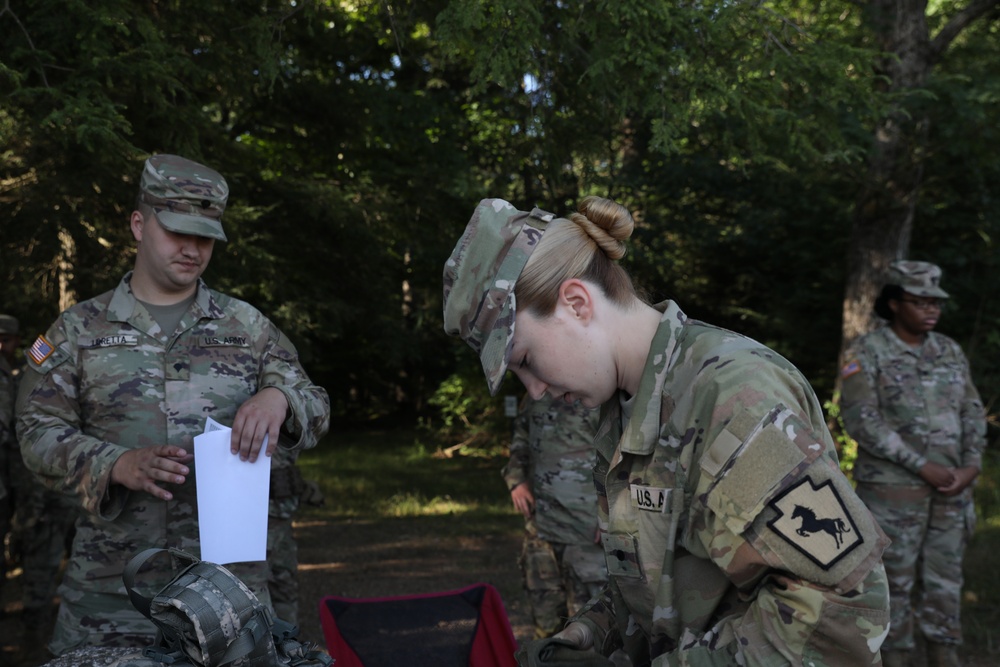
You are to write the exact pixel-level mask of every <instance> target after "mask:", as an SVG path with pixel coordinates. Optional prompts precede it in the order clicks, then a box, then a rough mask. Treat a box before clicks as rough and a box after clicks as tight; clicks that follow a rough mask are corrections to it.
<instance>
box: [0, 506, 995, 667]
mask: <svg viewBox="0 0 1000 667" xmlns="http://www.w3.org/2000/svg"><path fill="white" fill-rule="evenodd" d="M447 521H449V519H448V518H446V517H445V518H442V517H435V518H429V519H422V518H421V519H413V518H407V519H393V520H383V521H379V522H366V521H353V520H344V521H333V522H327V521H310V520H304V521H301V522H297V523H296V535H297V537H298V540H299V545H300V558H299V560H300V587H301V597H300V605H299V625H300V634H299V637H300V639H304V640H307V641H311V642H315V643H317V644H319V645H320V646H323V645H324V642H323V634H322V630H321V628H320V622H319V615H318V607H319V600H320V598H322V597H323V596H324V595H342V596H348V597H380V596H394V595H409V594H417V593H429V592H434V591H446V590H452V589H456V588H461V587H463V586H466V585H469V584H473V583H477V582H486V583H490V584H493V585H494V586H495V587H496V588H497V589H498V590H499V591H500V595H501V597H502V598H503V601H504V605H505V607H506V610H507V614H508V618H509V620H510V622H511V627H512V629H513V631H514V635H515V638H516V639H517V641H518V642H522V641H524V640H526V639H528V638H529V637H530V635H531V625H530V617H529V615H528V611H527V608H526V604H525V601H524V597H523V593H522V590H521V581H520V574H519V572H518V570H517V554H518V551H519V549H520V538H519V536H517V535H516V534H501V533H489V534H478V535H477V534H468V533H464V534H461V535H456V533H458V532H461V531H455V530H454V529H451V530H447V529H445V522H447ZM11 575H12V576H11V577H10V578H9V579H8V581H7V582H6V585H5V586H4V588H3V590H2V591H0V610H2V612H3V614H2V616H0V667H35V666H36V665H39V664H42V663H43V662H44V660H41V661H39V660H34V661H22V660H19V658H18V656H19V653H18V651H19V649H20V646H19V644H20V640H21V635H22V633H23V628H22V627H21V623H20V618H19V611H20V603H19V602H17V596H18V594H19V587H18V581H17V572H16V571H15V572H14V573H11ZM963 662H964V665H966V666H967V667H987V666H990V665H996V664H997V662H996V660H995V658H988V657H985V656H973V655H966V656H964V661H963ZM914 667H921V663H915V665H914Z"/></svg>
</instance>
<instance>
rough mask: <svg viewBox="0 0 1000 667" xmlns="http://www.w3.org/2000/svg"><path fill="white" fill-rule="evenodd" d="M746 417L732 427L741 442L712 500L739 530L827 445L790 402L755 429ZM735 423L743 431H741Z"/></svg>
mask: <svg viewBox="0 0 1000 667" xmlns="http://www.w3.org/2000/svg"><path fill="white" fill-rule="evenodd" d="M740 417H742V415H741V416H738V417H737V418H734V419H733V420H732V422H731V423H730V425H729V427H727V429H726V430H727V431H729V435H728V436H726V438H736V439H740V444H739V446H738V447H736V449H735V451H734V452H733V453H732V455H731V456H730V458H729V459H728V460H727V461H726V462H725V463H724V464H723V466H722V468H721V471H720V472H719V474H718V476H717V478H716V480H715V482H714V484H713V488H711V489H710V490H709V494H708V499H707V502H708V506H709V508H710V509H711V510H712V511H713V512H715V513H716V514H717V515H719V516H720V517H721V518H722V519H723V520H724V521H725V522H726V525H727V526H728V527H729V529H730V530H732V531H734V532H736V533H737V534H739V533H742V532H743V531H744V530H746V528H747V527H748V526H749V525H750V524H751V523H752V522H753V520H754V518H755V517H757V515H758V514H760V513H761V511H762V510H763V509H764V507H765V506H766V505H767V503H768V502H769V501H770V500H771V499H772V498H773V497H774V496H776V495H777V494H778V493H780V492H781V491H782V489H783V488H784V485H785V484H787V483H788V480H789V479H791V478H793V477H794V473H795V471H796V470H801V469H803V468H805V467H806V466H808V465H809V463H810V462H811V461H813V460H815V459H816V458H817V457H818V456H819V455H820V454H821V453H822V452H823V449H824V448H823V445H822V444H821V443H818V442H816V441H815V438H813V437H812V435H811V430H810V429H809V427H808V426H807V425H806V424H805V423H803V422H802V420H801V419H799V418H798V417H797V416H796V415H795V413H793V412H792V411H791V410H789V409H788V408H786V407H785V406H784V405H778V406H776V407H775V408H774V409H773V410H771V412H769V413H768V414H767V416H765V417H764V419H762V420H759V421H758V422H757V423H756V424H755V425H754V426H753V427H752V428H751V429H749V432H747V430H746V428H745V422H746V420H743V419H740ZM734 424H735V426H736V427H737V428H740V429H743V430H741V431H736V430H735V429H734V428H732V427H733V425H734ZM741 436H742V437H741ZM723 442H724V446H726V447H731V445H730V444H727V443H725V441H723ZM710 465H714V464H710Z"/></svg>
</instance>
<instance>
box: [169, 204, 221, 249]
mask: <svg viewBox="0 0 1000 667" xmlns="http://www.w3.org/2000/svg"><path fill="white" fill-rule="evenodd" d="M155 210H156V219H157V220H159V221H160V224H161V225H162V226H163V227H164V229H169V230H170V231H172V232H174V233H176V234H191V235H193V236H205V237H208V238H211V239H216V240H217V241H227V240H228V239H227V238H226V233H225V232H224V231H222V223H221V222H220V221H218V220H213V219H212V218H207V217H202V216H199V215H185V214H183V213H176V212H174V211H168V210H166V209H155Z"/></svg>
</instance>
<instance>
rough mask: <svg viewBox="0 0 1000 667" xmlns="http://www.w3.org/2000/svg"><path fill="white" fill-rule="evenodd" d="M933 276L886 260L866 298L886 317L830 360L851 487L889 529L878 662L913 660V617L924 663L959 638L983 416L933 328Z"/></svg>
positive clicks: (958, 353)
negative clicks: (837, 372) (839, 364)
mask: <svg viewBox="0 0 1000 667" xmlns="http://www.w3.org/2000/svg"><path fill="white" fill-rule="evenodd" d="M940 278H941V269H939V268H938V267H937V266H935V265H933V264H929V263H927V262H915V261H900V262H894V263H893V264H892V265H891V267H890V270H889V277H888V281H887V284H886V285H885V286H884V287H883V289H882V292H881V294H880V295H879V297H878V299H877V300H876V301H875V312H876V314H878V315H879V317H881V318H883V319H884V320H886V321H887V326H883V327H881V328H879V329H876V330H875V331H872V332H871V333H868V334H866V335H864V336H862V337H861V338H859V339H858V340H857V341H856V342H855V343H854V345H853V346H852V350H851V351H850V352H849V353H848V356H847V357H846V358H847V360H848V361H847V364H846V365H845V366H844V368H843V369H842V371H841V379H842V394H841V403H842V414H843V418H844V425H845V427H846V428H847V432H848V433H849V434H850V435H851V437H852V438H854V439H855V440H857V442H858V458H857V461H856V462H855V464H854V479H855V480H856V481H857V492H858V496H860V497H861V499H862V500H863V501H864V502H865V503H866V504H867V505H868V507H869V508H870V509H871V511H872V513H873V514H874V515H875V518H876V519H877V520H878V522H879V524H880V525H881V526H882V529H883V530H885V532H886V534H887V535H888V536H889V537H890V538H891V539H892V544H891V545H890V546H889V548H888V549H886V551H885V554H884V555H883V560H884V562H885V568H886V572H887V573H888V575H889V592H890V596H891V611H892V623H891V626H890V629H889V636H888V638H887V639H886V641H885V645H884V647H883V654H882V659H883V663H884V664H885V665H886V667H899V666H901V665H911V664H915V663H916V662H918V661H916V660H914V656H912V652H913V649H914V647H915V639H914V624H915V623H916V625H918V626H919V628H920V632H921V633H922V634H923V636H924V637H925V638H926V639H927V641H928V658H929V666H930V667H939V666H947V667H953V666H957V665H958V664H959V659H958V651H957V647H958V645H959V644H961V643H962V628H961V624H960V620H959V614H960V611H961V592H962V557H963V555H964V553H965V545H966V542H967V540H968V537H969V536H971V534H972V531H973V529H974V525H975V505H974V503H973V498H972V487H973V482H974V481H975V479H976V477H977V475H978V474H979V471H980V469H981V467H982V454H983V448H984V447H985V445H986V438H985V436H986V415H985V411H984V410H983V404H982V401H981V400H980V398H979V393H978V392H977V391H976V387H975V386H974V385H973V384H972V378H971V377H970V374H969V362H968V360H966V358H965V355H964V354H963V353H962V349H961V348H960V347H959V345H958V343H956V342H955V341H954V340H952V339H951V338H948V337H947V336H944V335H942V334H939V333H936V332H934V331H933V329H934V327H935V326H936V325H937V323H938V318H939V317H940V315H941V303H942V300H943V299H947V298H948V293H947V292H945V291H944V290H942V289H941V287H940V285H939V282H940ZM915 595H916V599H915V600H914V599H913V598H914V596H915Z"/></svg>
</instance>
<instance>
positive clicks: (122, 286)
mask: <svg viewBox="0 0 1000 667" xmlns="http://www.w3.org/2000/svg"><path fill="white" fill-rule="evenodd" d="M131 283H132V272H131V271H129V272H128V273H126V274H125V276H124V277H123V278H122V280H121V282H120V283H119V284H118V287H117V288H116V289H115V293H114V295H112V297H111V302H110V303H109V304H108V315H107V317H108V321H109V322H125V323H128V324H130V325H132V326H133V327H135V328H136V329H137V330H139V331H142V332H143V333H146V334H147V335H149V336H153V337H155V338H159V339H161V340H163V341H166V340H169V339H170V338H172V337H173V334H175V333H177V332H182V331H186V330H187V329H189V328H191V327H192V326H194V325H195V324H196V323H197V322H198V321H199V320H201V319H204V318H207V319H212V320H218V319H222V318H223V317H225V312H223V310H222V308H221V307H220V306H219V305H218V304H217V303H216V302H215V299H213V298H212V292H211V290H209V289H208V285H206V284H205V281H204V280H202V279H201V278H199V279H198V291H197V295H196V297H195V300H194V303H193V304H191V307H190V308H189V309H188V311H187V313H185V314H184V316H183V317H182V318H181V321H180V324H178V325H177V331H171V332H170V333H169V334H168V333H164V332H163V331H161V330H160V325H159V324H157V322H156V320H155V319H153V317H152V315H150V314H149V312H147V311H146V309H145V308H143V307H142V306H141V304H140V303H139V300H138V299H137V298H136V296H135V294H134V293H133V292H132V284H131Z"/></svg>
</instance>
